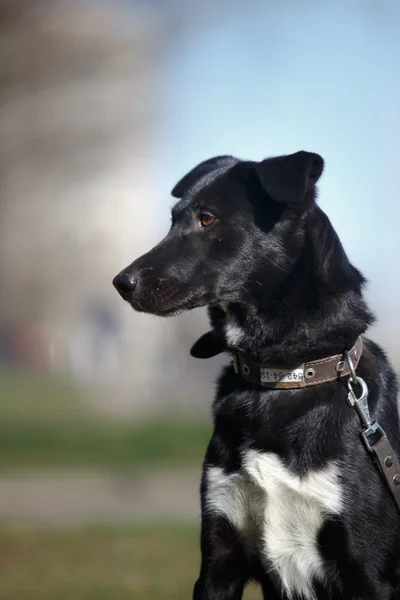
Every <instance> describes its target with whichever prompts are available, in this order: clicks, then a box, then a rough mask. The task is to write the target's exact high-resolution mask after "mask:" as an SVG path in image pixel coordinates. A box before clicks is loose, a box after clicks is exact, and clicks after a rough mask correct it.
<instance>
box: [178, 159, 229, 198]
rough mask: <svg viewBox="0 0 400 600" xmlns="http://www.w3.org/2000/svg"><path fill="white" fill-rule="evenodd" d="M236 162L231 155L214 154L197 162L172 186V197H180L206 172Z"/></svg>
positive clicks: (227, 167) (224, 167) (223, 167)
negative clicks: (195, 165) (212, 156)
mask: <svg viewBox="0 0 400 600" xmlns="http://www.w3.org/2000/svg"><path fill="white" fill-rule="evenodd" d="M238 162H239V160H238V159H237V158H234V157H233V156H214V158H209V159H208V160H205V161H204V162H201V163H200V164H198V165H197V167H194V169H192V170H191V171H189V173H187V174H186V175H185V176H184V177H182V179H181V180H180V181H178V183H177V184H176V186H175V187H174V188H173V190H172V192H171V195H172V196H174V198H182V196H183V195H184V194H185V193H186V192H187V191H188V190H189V189H190V188H191V187H192V185H193V184H194V183H196V181H198V180H199V179H200V178H201V177H204V176H205V175H207V174H208V173H211V172H212V171H216V170H218V169H229V168H230V167H233V166H234V165H236V163H238Z"/></svg>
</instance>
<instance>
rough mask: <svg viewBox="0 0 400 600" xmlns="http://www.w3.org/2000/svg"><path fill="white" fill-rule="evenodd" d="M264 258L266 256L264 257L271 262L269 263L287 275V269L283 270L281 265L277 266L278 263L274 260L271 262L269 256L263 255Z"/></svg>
mask: <svg viewBox="0 0 400 600" xmlns="http://www.w3.org/2000/svg"><path fill="white" fill-rule="evenodd" d="M263 256H264V257H265V258H266V259H267V260H269V262H270V263H271V264H273V265H274V267H277V268H278V269H280V270H281V271H283V272H284V273H287V271H286V269H284V268H283V267H281V266H280V265H277V264H276V263H275V262H274V261H273V260H271V259H270V257H269V256H267V255H266V254H263Z"/></svg>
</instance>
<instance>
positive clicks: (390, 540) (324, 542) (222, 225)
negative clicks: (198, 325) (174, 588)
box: [114, 152, 400, 600]
mask: <svg viewBox="0 0 400 600" xmlns="http://www.w3.org/2000/svg"><path fill="white" fill-rule="evenodd" d="M322 170H323V160H322V158H321V157H320V156H318V155H317V154H312V153H307V152H298V153H296V154H293V155H290V156H284V157H278V158H271V159H267V160H264V161H262V162H260V163H256V162H245V161H239V160H238V159H235V158H233V157H230V156H221V157H216V158H212V159H210V160H207V161H206V162H203V163H201V164H200V165H198V166H197V167H196V168H194V169H193V170H192V171H191V172H189V173H188V174H187V175H186V176H185V177H184V178H183V179H182V180H181V181H180V182H179V183H178V184H177V185H176V186H175V188H174V189H173V191H172V195H173V196H175V197H176V198H180V200H179V202H178V203H177V204H176V205H175V206H174V208H173V210H172V226H171V229H170V232H169V233H168V235H167V237H166V238H165V239H164V240H162V241H161V242H160V243H159V244H158V245H157V246H156V247H155V248H153V249H152V250H151V251H150V252H148V253H147V254H145V255H144V256H142V257H140V258H138V259H137V260H136V261H135V262H133V263H132V264H131V265H130V266H129V267H127V268H126V269H125V270H124V271H122V272H121V273H120V274H119V275H117V277H116V278H115V280H114V285H115V286H116V288H117V289H118V291H119V293H120V294H121V296H122V297H123V298H124V299H125V300H127V301H128V302H129V303H130V304H131V305H132V306H133V308H134V309H136V310H138V311H142V312H147V313H152V314H155V315H162V316H168V315H176V314H179V313H180V312H183V311H185V310H189V309H191V308H194V307H198V306H205V305H208V307H209V315H210V319H211V323H212V331H210V332H209V333H207V334H205V335H204V336H203V337H202V338H200V340H199V341H198V342H197V343H196V344H195V345H194V346H193V348H192V354H193V355H194V356H197V357H203V358H206V357H209V356H213V355H215V354H218V353H219V352H222V351H225V352H228V353H231V354H233V355H234V356H235V361H234V364H233V365H231V366H229V367H227V368H226V369H225V370H224V372H223V374H222V376H221V378H220V381H219V385H218V392H217V397H216V400H215V402H214V433H213V436H212V438H211V441H210V444H209V446H208V449H207V454H206V458H205V462H204V470H203V479H202V486H201V499H202V536H201V549H202V565H201V571H200V577H199V579H198V581H197V583H196V585H195V589H194V598H195V600H239V599H240V598H241V597H242V592H243V588H244V586H245V584H246V583H247V582H248V581H249V580H250V579H253V580H256V581H259V582H260V583H261V586H262V589H263V594H264V597H265V598H268V599H269V600H274V599H276V600H278V599H282V598H284V599H304V600H316V599H318V600H322V599H326V600H328V599H332V600H333V599H334V600H345V599H347V600H367V599H368V600H378V599H379V600H394V599H398V598H400V587H399V575H400V518H399V513H398V511H397V509H396V504H395V502H394V500H393V497H392V495H391V493H390V491H389V488H387V487H386V486H385V483H384V480H383V478H382V477H381V475H380V473H379V471H378V469H377V467H376V465H375V464H374V463H373V460H372V458H371V455H370V454H369V453H368V452H367V450H366V449H365V447H364V446H363V444H362V442H361V439H360V430H361V426H360V421H359V419H358V417H357V414H356V412H355V411H354V409H353V408H351V407H350V406H349V404H348V403H347V400H346V399H347V391H348V390H347V381H348V379H349V377H348V375H349V370H348V369H349V366H350V365H349V360H347V362H346V358H345V357H346V354H345V352H346V351H349V350H350V349H351V348H352V347H353V345H354V344H355V342H356V341H357V339H358V338H359V336H361V335H362V334H363V333H364V332H365V331H366V329H367V327H368V326H369V325H370V324H371V322H372V321H373V317H372V315H371V313H370V311H369V310H368V308H367V306H366V304H365V302H364V300H363V297H362V287H363V283H364V279H363V277H362V275H361V274H360V272H359V271H358V270H357V269H356V268H354V267H353V266H352V265H351V264H350V262H349V261H348V259H347V256H346V254H345V252H344V250H343V247H342V245H341V243H340V241H339V239H338V237H337V235H336V233H335V231H334V229H333V228H332V226H331V224H330V222H329V220H328V218H327V216H326V215H325V214H324V213H323V212H322V210H321V209H320V208H319V207H318V206H317V205H316V203H315V197H316V190H315V184H316V182H317V180H318V179H319V177H320V175H321V173H322ZM362 339H363V349H362V354H361V347H360V346H359V347H357V349H356V350H354V354H353V357H354V362H355V364H357V363H358V364H357V376H359V377H361V378H362V379H363V380H364V381H365V382H366V384H367V386H368V388H369V408H370V411H371V416H372V419H373V420H377V421H378V422H379V424H380V425H381V426H382V428H383V429H384V430H385V432H386V434H387V436H388V438H389V440H391V442H392V444H393V446H394V449H395V451H396V452H397V454H399V452H400V432H399V418H398V411H397V384H396V378H395V375H394V373H393V371H392V369H391V367H390V365H389V363H388V361H387V359H386V357H385V354H384V353H383V352H382V350H381V349H380V348H379V347H378V346H377V345H376V344H375V343H373V342H372V341H370V340H368V339H366V338H362ZM337 355H340V356H339V357H338V356H337ZM326 357H330V359H329V360H330V362H329V360H328V359H326ZM340 357H343V360H338V358H340ZM350 358H351V357H350ZM332 360H334V361H336V362H335V365H336V371H335V375H334V376H333V377H332V376H331V372H330V371H329V369H328V367H329V365H330V364H331V362H332ZM309 361H317V363H313V364H314V367H315V368H313V367H312V366H311V367H310V368H308V369H306V371H304V368H303V367H301V368H298V365H304V363H307V362H309ZM358 361H359V362H358ZM249 365H250V366H249ZM260 365H261V366H260ZM263 365H264V367H263ZM268 365H272V367H271V368H269V367H268ZM273 365H279V366H278V367H274V366H273ZM321 367H326V369H325V371H326V372H327V373H328V371H329V373H328V376H326V377H324V373H322V379H321V375H319V374H318V373H319V370H320V369H321ZM254 370H255V371H256V377H254ZM252 372H253V375H252ZM343 373H345V374H346V376H344V375H343ZM260 374H261V375H260ZM304 377H309V378H310V381H308V382H306V380H305V379H304ZM313 377H315V378H316V379H318V377H320V379H319V382H318V381H317V380H316V381H315V382H313V381H312V378H313ZM297 378H298V381H297ZM354 382H357V380H356V379H354ZM315 383H317V385H315ZM306 384H307V385H306ZM308 384H311V385H308ZM293 385H294V387H293V388H292V386H293ZM274 386H275V389H273V388H274ZM271 388H272V389H271ZM355 391H356V392H357V394H358V395H359V393H360V392H359V390H358V389H357V390H355ZM389 458H390V457H389Z"/></svg>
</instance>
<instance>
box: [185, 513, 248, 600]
mask: <svg viewBox="0 0 400 600" xmlns="http://www.w3.org/2000/svg"><path fill="white" fill-rule="evenodd" d="M201 553H202V562H201V569H200V576H199V579H198V580H197V582H196V585H195V587H194V593H193V600H241V598H242V595H243V588H244V586H245V584H246V582H247V581H248V579H249V565H248V560H247V558H246V555H245V553H244V550H243V547H242V543H241V541H240V538H239V535H238V533H237V531H236V530H235V528H234V527H233V526H232V525H231V524H230V523H229V521H228V520H227V518H226V517H224V516H218V515H212V514H211V515H207V514H204V512H203V518H202V533H201Z"/></svg>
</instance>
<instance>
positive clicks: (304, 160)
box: [256, 151, 324, 204]
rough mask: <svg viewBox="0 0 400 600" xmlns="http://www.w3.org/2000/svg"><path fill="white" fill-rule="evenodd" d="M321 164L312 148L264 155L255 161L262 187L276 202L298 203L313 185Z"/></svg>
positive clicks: (321, 166)
mask: <svg viewBox="0 0 400 600" xmlns="http://www.w3.org/2000/svg"><path fill="white" fill-rule="evenodd" d="M323 168H324V161H323V159H322V158H321V156H319V154H314V153H313V152H304V151H302V152H296V153H295V154H290V155H288V156H277V157H274V158H267V159H266V160H263V161H262V162H260V163H258V165H257V167H256V171H257V175H258V178H259V180H260V181H261V184H262V186H263V188H264V190H265V191H266V192H267V194H268V195H269V196H270V197H271V198H272V200H274V201H275V202H282V203H287V204H292V203H298V202H301V201H302V200H303V199H304V196H305V194H306V193H307V191H309V190H310V189H312V188H313V187H314V185H315V184H316V182H317V181H318V179H319V178H320V176H321V173H322V171H323Z"/></svg>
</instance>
